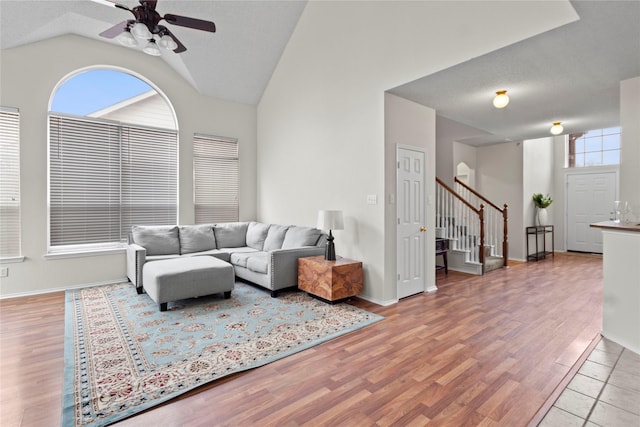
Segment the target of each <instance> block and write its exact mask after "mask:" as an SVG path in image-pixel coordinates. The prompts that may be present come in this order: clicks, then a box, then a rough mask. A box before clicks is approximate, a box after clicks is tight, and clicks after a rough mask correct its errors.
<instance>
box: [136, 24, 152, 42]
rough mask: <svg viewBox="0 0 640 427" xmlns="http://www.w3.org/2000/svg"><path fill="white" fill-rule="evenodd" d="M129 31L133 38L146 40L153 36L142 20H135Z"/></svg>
mask: <svg viewBox="0 0 640 427" xmlns="http://www.w3.org/2000/svg"><path fill="white" fill-rule="evenodd" d="M131 33H132V34H133V35H134V37H135V38H137V39H140V40H148V39H150V38H151V37H153V35H152V34H151V31H149V29H148V28H147V26H146V25H145V24H143V23H142V22H136V23H135V24H133V26H132V27H131Z"/></svg>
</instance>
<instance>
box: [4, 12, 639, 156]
mask: <svg viewBox="0 0 640 427" xmlns="http://www.w3.org/2000/svg"><path fill="white" fill-rule="evenodd" d="M121 3H122V4H125V5H126V6H128V7H129V8H132V7H134V6H135V5H137V4H138V2H137V1H135V0H121ZM571 4H572V5H573V6H574V8H575V10H576V12H577V14H578V16H579V17H580V19H579V20H577V21H575V22H573V23H570V24H567V25H564V26H562V27H559V28H556V29H554V30H551V31H548V32H546V33H543V34H541V35H538V36H535V37H532V38H529V39H527V40H524V41H521V42H518V43H516V44H513V45H510V46H507V47H505V48H503V49H500V50H497V51H494V52H491V53H489V54H487V55H483V56H481V57H478V58H474V59H471V60H469V61H467V62H464V63H462V64H459V65H456V66H454V67H451V68H448V69H446V70H442V71H440V72H438V73H435V74H432V75H429V76H426V77H424V78H421V79H418V80H416V81H414V82H410V83H407V84H405V85H402V86H399V87H397V88H395V89H392V90H391V92H392V93H395V94H397V95H399V96H402V97H405V98H408V99H411V100H413V101H416V102H418V103H421V104H424V105H427V106H429V107H432V108H434V109H435V110H436V112H437V116H438V118H439V119H440V120H441V121H443V120H447V127H448V128H451V124H452V121H453V122H454V123H460V124H464V125H466V126H464V129H465V134H464V136H461V137H460V139H458V140H459V141H460V142H464V143H466V144H470V145H482V144H492V143H500V142H505V141H510V140H514V141H517V140H522V139H534V138H539V137H545V136H549V128H550V127H551V124H552V122H553V121H561V122H562V123H563V125H564V127H565V133H568V132H574V131H575V132H578V131H584V130H587V129H596V128H601V127H610V126H616V125H618V123H619V82H620V81H621V80H624V79H628V78H632V77H636V76H640V1H638V0H632V1H611V0H606V1H592V0H589V1H574V2H571ZM305 5H306V0H284V1H272V0H262V1H260V0H259V1H239V0H234V1H204V0H181V1H175V0H159V1H158V6H157V10H158V12H159V13H160V14H161V15H164V14H166V13H173V14H177V15H183V16H191V17H196V18H201V19H206V20H211V21H214V22H215V23H216V26H217V32H216V33H214V34H211V33H206V32H202V31H196V30H191V29H188V28H183V27H176V26H171V25H170V24H168V25H167V27H170V29H171V30H172V31H173V32H174V34H175V35H176V37H178V38H179V39H180V40H181V41H182V42H183V44H184V45H185V46H186V47H187V49H188V50H187V51H186V52H184V53H181V54H173V53H170V52H165V53H163V59H164V60H165V61H166V62H167V63H168V64H169V65H170V66H171V67H173V68H174V69H175V70H176V72H177V73H179V74H180V75H181V76H183V77H184V78H185V79H186V80H187V81H188V82H190V83H191V84H192V85H193V86H194V87H195V88H196V89H197V90H198V91H199V92H200V93H202V94H204V95H208V96H211V97H214V98H220V99H226V100H231V101H237V102H242V103H247V104H253V105H255V104H257V103H258V102H259V101H260V98H261V96H262V93H263V92H264V89H265V87H266V85H267V84H268V81H269V79H270V77H271V74H272V73H273V70H274V69H275V67H276V65H277V63H278V61H279V59H280V56H281V54H282V52H283V50H284V48H285V46H286V43H287V42H288V40H289V38H290V37H291V34H292V32H293V30H294V28H295V26H296V24H297V22H298V19H299V17H300V15H301V13H302V11H303V9H304V7H305ZM131 16H132V15H131V14H130V13H128V12H127V11H125V10H120V9H116V8H112V7H106V6H103V5H101V4H99V3H96V2H93V1H89V0H78V1H76V0H43V1H35V0H0V47H1V48H2V49H5V48H12V47H16V46H21V45H24V44H28V43H33V42H36V41H39V40H43V39H48V38H51V37H55V36H60V35H63V34H69V33H73V34H77V35H80V36H84V37H88V38H91V39H95V40H100V41H101V42H104V43H114V44H117V43H118V42H117V41H113V40H108V39H104V38H101V37H99V36H98V35H97V34H98V33H100V32H102V31H104V30H105V29H107V28H110V27H111V26H113V25H115V24H116V23H118V22H122V21H123V20H125V19H129V18H130V17H131ZM122 49H127V48H125V47H122ZM140 55H145V54H144V53H142V52H140ZM500 89H507V90H508V91H509V92H508V93H509V96H510V98H511V102H510V104H509V106H507V108H505V109H503V110H497V109H495V108H493V107H492V104H491V100H492V98H493V94H494V93H495V91H496V90H500ZM454 127H455V126H454Z"/></svg>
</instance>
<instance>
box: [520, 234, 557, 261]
mask: <svg viewBox="0 0 640 427" xmlns="http://www.w3.org/2000/svg"><path fill="white" fill-rule="evenodd" d="M526 234H527V261H539V260H541V259H545V258H546V257H547V255H551V256H552V257H553V256H555V255H554V251H555V243H554V240H555V237H554V231H553V225H536V226H533V227H527V231H526ZM548 235H551V250H550V251H548V250H547V236H548ZM531 237H533V239H534V243H535V244H534V247H535V252H533V253H531V245H530V244H529V239H530V238H531Z"/></svg>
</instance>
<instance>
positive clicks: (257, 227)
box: [247, 222, 269, 251]
mask: <svg viewBox="0 0 640 427" xmlns="http://www.w3.org/2000/svg"><path fill="white" fill-rule="evenodd" d="M268 232H269V224H262V223H259V222H250V223H249V227H248V228H247V246H249V247H250V248H253V249H257V250H259V251H261V250H262V248H263V247H264V241H265V239H266V238H267V233H268Z"/></svg>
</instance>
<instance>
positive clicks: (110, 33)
mask: <svg viewBox="0 0 640 427" xmlns="http://www.w3.org/2000/svg"><path fill="white" fill-rule="evenodd" d="M127 25H129V21H122V22H121V23H119V24H116V25H114V26H113V27H111V28H109V29H108V30H104V31H103V32H101V33H100V36H101V37H106V38H108V39H112V38H114V37H116V36H117V35H118V34H120V33H122V32H123V31H124V30H125V28H127Z"/></svg>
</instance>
